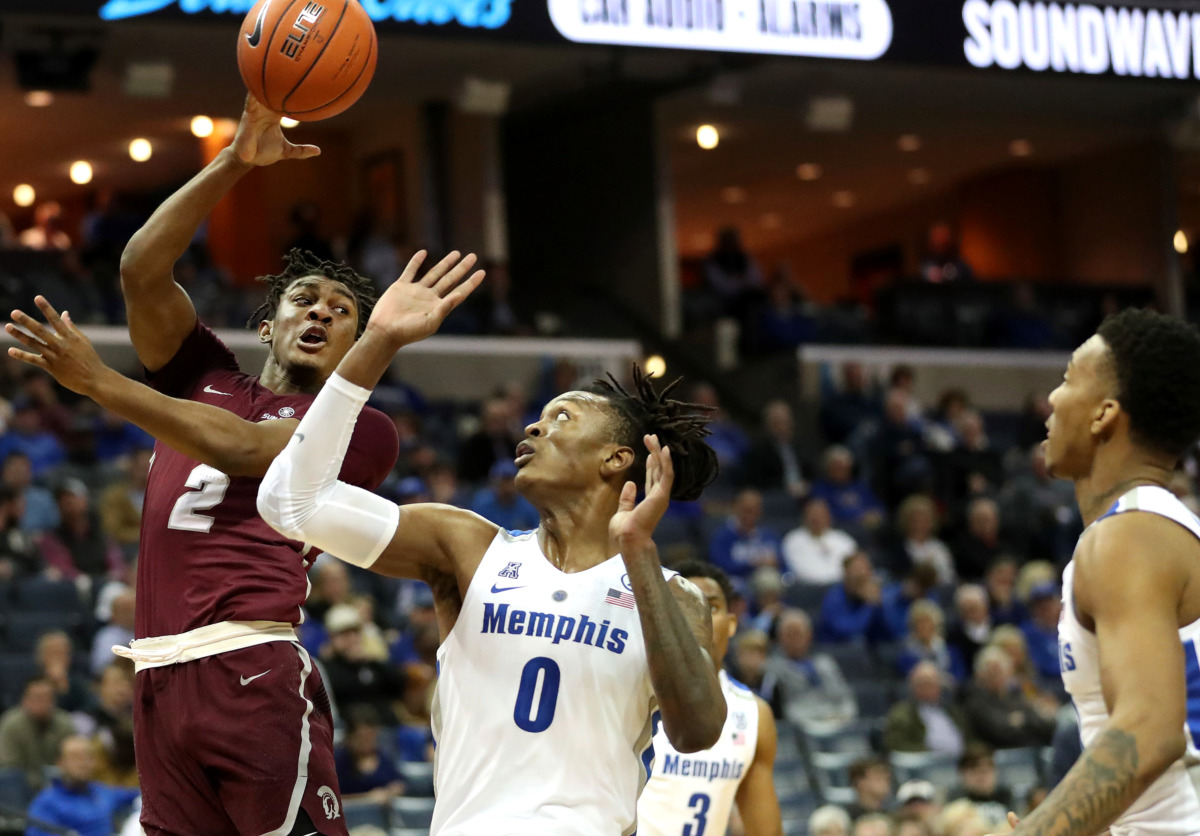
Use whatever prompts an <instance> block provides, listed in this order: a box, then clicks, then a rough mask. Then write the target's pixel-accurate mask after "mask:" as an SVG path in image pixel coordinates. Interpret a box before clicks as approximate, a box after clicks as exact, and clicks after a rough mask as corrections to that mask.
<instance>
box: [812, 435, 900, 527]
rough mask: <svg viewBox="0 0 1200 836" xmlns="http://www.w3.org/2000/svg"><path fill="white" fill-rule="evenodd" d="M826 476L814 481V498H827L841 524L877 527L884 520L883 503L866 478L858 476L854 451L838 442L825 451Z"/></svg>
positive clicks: (838, 523)
mask: <svg viewBox="0 0 1200 836" xmlns="http://www.w3.org/2000/svg"><path fill="white" fill-rule="evenodd" d="M824 467H825V475H824V477H823V478H821V479H817V480H816V481H815V482H813V485H812V493H811V494H810V495H811V496H812V497H813V498H814V499H816V498H819V499H823V500H825V502H826V503H827V504H828V505H829V511H830V513H831V514H832V516H833V522H834V524H836V525H839V526H847V527H852V528H865V529H874V528H878V527H879V525H880V523H882V522H883V504H882V503H880V501H879V498H878V497H877V496H875V492H874V491H872V490H871V487H870V485H868V484H867V483H866V480H864V479H855V478H854V454H853V453H851V452H850V450H849V448H847V447H843V446H842V445H840V444H835V445H833V446H832V447H830V448H829V449H827V450H826V451H825V459H824Z"/></svg>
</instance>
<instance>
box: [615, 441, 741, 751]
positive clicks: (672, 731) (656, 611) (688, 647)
mask: <svg viewBox="0 0 1200 836" xmlns="http://www.w3.org/2000/svg"><path fill="white" fill-rule="evenodd" d="M645 441H646V447H647V448H648V449H649V451H650V455H649V457H648V458H647V460H646V496H645V499H643V500H642V501H641V502H637V486H636V485H634V483H633V482H626V483H625V488H624V490H623V491H622V492H621V500H620V505H619V508H618V510H617V513H616V514H614V515H613V518H612V521H611V522H610V523H609V526H608V533H609V537H610V538H612V539H613V540H614V541H616V543H617V545H618V546H620V549H621V556H622V558H623V559H624V561H625V568H626V569H628V570H629V582H630V585H631V586H632V587H633V595H634V598H635V599H636V600H637V610H638V617H639V618H640V620H641V623H642V636H643V638H644V640H645V643H646V657H647V659H648V660H649V663H650V681H651V683H652V684H653V685H654V694H655V697H656V698H657V699H658V707H659V710H660V711H661V712H662V724H663V729H664V730H665V731H666V733H667V739H668V740H670V741H671V745H672V746H674V747H675V748H676V749H677V750H679V751H680V752H685V753H686V752H699V751H702V750H704V749H708V748H711V747H712V745H713V744H714V743H716V742H717V739H718V738H719V737H720V736H721V728H722V727H723V726H724V725H725V714H726V706H725V696H724V695H723V694H722V693H721V683H720V681H719V680H718V679H717V673H716V669H715V668H714V666H713V661H712V614H711V613H710V612H709V609H708V603H707V602H706V601H705V600H704V596H703V595H701V594H700V590H699V589H697V588H696V586H695V584H693V583H691V582H690V581H688V580H686V579H685V578H679V577H675V578H672V579H671V582H670V583H667V582H666V581H665V580H664V579H663V575H662V564H661V563H660V562H659V560H658V549H657V547H656V546H655V545H654V540H653V539H651V538H652V535H653V534H654V528H655V527H656V526H657V525H658V521H659V520H660V519H662V515H663V513H664V512H665V511H666V510H667V504H668V503H669V502H670V500H671V484H672V482H674V479H675V469H674V466H673V465H672V464H671V451H670V449H669V448H664V447H662V446H661V445H660V444H659V441H658V437H657V436H652V435H648V436H646V439H645Z"/></svg>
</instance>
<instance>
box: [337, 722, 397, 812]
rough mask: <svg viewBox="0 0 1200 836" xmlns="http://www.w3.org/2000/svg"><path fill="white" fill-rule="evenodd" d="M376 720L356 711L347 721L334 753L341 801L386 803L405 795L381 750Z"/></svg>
mask: <svg viewBox="0 0 1200 836" xmlns="http://www.w3.org/2000/svg"><path fill="white" fill-rule="evenodd" d="M380 731H381V730H380V727H379V720H378V719H377V718H376V717H375V715H374V713H373V712H371V711H369V710H366V709H363V708H358V709H356V710H355V711H352V712H350V713H349V714H348V716H347V718H346V735H345V737H344V738H343V742H342V745H341V746H340V747H338V749H337V751H336V752H335V753H334V757H333V760H334V766H335V768H336V769H337V776H338V784H340V785H341V790H342V799H343V800H344V801H372V802H375V803H377V804H386V803H388V802H389V801H391V800H392V799H393V798H395V797H396V796H399V795H403V794H404V782H403V780H402V779H401V777H400V772H399V770H397V769H396V766H395V764H393V763H392V759H391V758H389V757H388V756H387V755H386V754H385V753H384V751H383V749H382V748H381V747H380V736H379V735H380Z"/></svg>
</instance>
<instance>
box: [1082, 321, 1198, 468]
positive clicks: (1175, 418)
mask: <svg viewBox="0 0 1200 836" xmlns="http://www.w3.org/2000/svg"><path fill="white" fill-rule="evenodd" d="M1096 333H1097V334H1099V335H1100V338H1101V339H1103V340H1104V342H1105V343H1106V344H1107V345H1108V349H1109V352H1110V353H1111V355H1112V364H1113V370H1114V373H1115V376H1116V379H1117V400H1118V401H1119V402H1120V404H1121V408H1122V409H1123V410H1125V412H1126V413H1128V415H1129V426H1130V434H1131V436H1132V438H1133V441H1134V443H1135V444H1138V445H1141V446H1143V447H1146V448H1149V449H1151V450H1155V451H1158V452H1160V453H1165V454H1167V455H1170V456H1174V457H1175V458H1176V459H1178V458H1180V457H1181V456H1182V455H1183V454H1184V453H1185V452H1187V449H1188V448H1189V447H1190V446H1191V445H1192V444H1194V443H1195V441H1196V439H1197V438H1200V332H1198V331H1197V330H1196V328H1195V326H1193V325H1191V324H1190V323H1187V322H1184V321H1183V320H1182V319H1179V318H1177V317H1173V316H1166V315H1164V314H1160V313H1155V312H1154V311H1147V310H1141V309H1138V308H1129V309H1126V310H1123V311H1121V312H1120V313H1116V314H1113V315H1112V316H1109V317H1108V318H1106V319H1105V320H1104V322H1102V323H1100V327H1099V328H1098V329H1097V330H1096Z"/></svg>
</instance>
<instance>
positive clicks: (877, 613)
mask: <svg viewBox="0 0 1200 836" xmlns="http://www.w3.org/2000/svg"><path fill="white" fill-rule="evenodd" d="M882 597H883V587H882V585H881V584H880V581H879V576H878V575H877V574H875V567H874V566H872V565H871V558H869V557H867V554H866V552H861V551H860V552H855V553H854V554H852V555H850V556H849V557H847V558H846V559H845V560H844V561H843V563H842V582H841V583H839V584H836V585H834V586H833V587H831V588H830V589H829V591H828V592H826V593H825V597H824V598H823V599H822V600H821V616H820V618H819V619H818V621H817V640H818V641H822V642H833V643H839V642H852V641H859V642H863V641H867V640H868V639H873V638H874V637H875V636H876V635H878V633H879V631H880V625H881V623H882V620H883V610H882V608H881V606H880V602H881V600H882Z"/></svg>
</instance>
